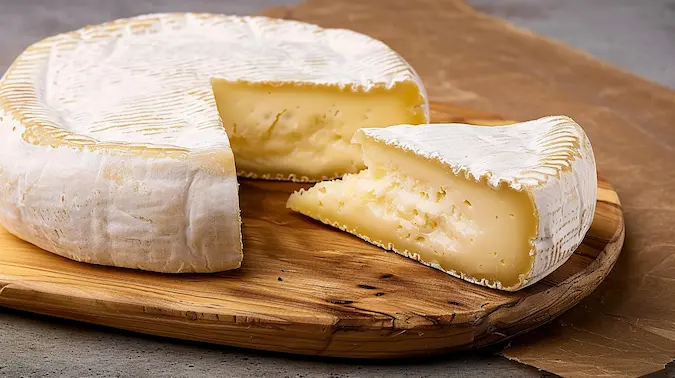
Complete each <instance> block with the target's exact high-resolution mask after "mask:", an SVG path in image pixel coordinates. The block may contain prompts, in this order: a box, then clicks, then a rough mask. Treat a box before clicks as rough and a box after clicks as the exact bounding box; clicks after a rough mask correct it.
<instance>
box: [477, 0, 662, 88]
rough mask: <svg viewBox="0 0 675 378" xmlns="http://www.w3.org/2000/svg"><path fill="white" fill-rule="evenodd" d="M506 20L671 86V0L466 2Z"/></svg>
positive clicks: (501, 0) (497, 0) (492, 0)
mask: <svg viewBox="0 0 675 378" xmlns="http://www.w3.org/2000/svg"><path fill="white" fill-rule="evenodd" d="M468 2H469V3H470V4H471V5H473V7H474V8H476V9H478V10H481V11H483V12H485V13H488V14H491V15H493V16H498V17H502V18H504V19H506V20H507V21H509V22H511V23H512V24H514V25H517V26H519V27H521V28H526V29H530V30H532V31H534V32H535V33H537V34H539V35H545V36H548V37H550V38H553V39H556V40H559V41H561V42H564V43H566V44H568V45H570V46H574V47H576V48H577V49H580V50H584V51H586V52H587V53H590V54H591V55H593V56H595V57H596V58H599V59H602V60H604V61H607V62H609V63H612V64H614V65H615V66H618V67H620V68H622V69H623V70H625V71H629V72H633V73H635V74H637V75H640V76H643V77H645V78H647V79H648V80H651V81H653V82H656V83H659V84H661V85H664V86H667V87H670V88H675V64H674V62H675V0H593V1H589V0H469V1H468Z"/></svg>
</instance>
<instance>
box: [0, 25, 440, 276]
mask: <svg viewBox="0 0 675 378" xmlns="http://www.w3.org/2000/svg"><path fill="white" fill-rule="evenodd" d="M219 111H220V113H219ZM427 119H428V108H427V99H426V94H425V92H424V89H423V87H422V84H421V82H420V80H419V78H418V76H417V75H416V74H415V73H414V71H413V70H412V68H410V66H409V65H408V64H407V63H406V62H405V61H404V60H403V59H402V58H401V57H400V56H399V55H397V54H396V53H395V52H394V51H392V50H391V49H390V48H388V47H387V46H386V45H385V44H383V43H382V42H379V41H377V40H374V39H372V38H369V37H367V36H365V35H362V34H358V33H355V32H351V31H347V30H333V29H321V28H319V27H318V26H315V25H310V24H305V23H300V22H294V21H282V20H274V19H269V18H265V17H235V16H223V15H214V14H193V13H180V14H178V13H176V14H152V15H145V16H139V17H134V18H129V19H122V20H117V21H113V22H109V23H106V24H101V25H96V26H89V27H85V28H83V29H80V30H77V31H74V32H70V33H65V34H60V35H57V36H54V37H51V38H47V39H46V40H43V41H41V42H38V43H36V44H34V45H32V46H30V47H29V48H28V49H27V50H26V51H25V52H23V53H22V54H21V55H20V56H19V57H18V58H17V59H16V61H15V62H14V63H13V64H12V66H11V67H10V68H9V70H8V71H7V72H6V73H5V75H4V76H3V77H2V80H1V81H0V223H2V225H3V226H4V227H5V228H7V229H8V230H9V231H10V232H11V233H13V234H14V235H16V236H18V237H20V238H22V239H24V240H27V241H29V242H31V243H33V244H35V245H38V246H39V247H41V248H43V249H46V250H48V251H51V252H54V253H57V254H59V255H62V256H65V257H68V258H71V259H74V260H78V261H85V262H89V263H95V264H104V265H114V266H120V267H129V268H138V269H144V270H152V271H159V272H170V273H178V272H213V271H222V270H227V269H233V268H237V267H239V266H240V264H241V260H242V258H243V257H242V237H241V221H240V215H239V214H240V210H239V199H238V183H237V174H239V175H242V176H246V177H259V178H269V179H294V180H300V181H312V180H320V179H323V178H328V177H338V176H340V175H342V174H344V173H347V172H356V171H358V169H359V168H360V167H362V166H363V163H362V161H361V157H360V153H359V150H358V148H355V147H354V146H352V145H351V144H350V139H351V137H352V135H353V133H354V131H355V130H356V128H358V127H364V126H370V127H378V126H386V125H388V124H393V123H401V122H410V123H424V122H426V121H427ZM228 133H230V136H231V141H230V139H228V135H227V134H228ZM235 160H236V165H235Z"/></svg>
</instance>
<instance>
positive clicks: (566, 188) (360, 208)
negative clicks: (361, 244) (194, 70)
mask: <svg viewBox="0 0 675 378" xmlns="http://www.w3.org/2000/svg"><path fill="white" fill-rule="evenodd" d="M354 141H355V142H356V143H357V144H360V145H361V146H362V148H363V156H364V160H365V162H366V165H367V166H368V169H366V170H364V171H361V172H360V173H358V174H350V175H346V176H344V177H343V179H342V180H333V181H327V182H322V183H318V184H316V185H315V186H313V187H311V188H310V189H308V190H300V191H299V192H296V193H294V194H293V195H291V197H290V198H289V200H288V204H287V205H288V207H290V208H291V209H293V210H295V211H299V212H301V213H303V214H306V215H308V216H310V217H312V218H315V219H317V220H320V221H322V222H324V223H327V224H330V225H333V226H335V227H338V228H340V229H342V230H344V231H347V232H350V233H352V234H354V235H357V236H359V237H361V238H363V239H365V240H366V241H369V242H371V243H373V244H375V245H378V246H381V247H383V248H385V249H389V250H393V251H396V252H397V253H400V254H402V255H404V256H407V257H410V258H412V259H415V260H418V261H420V262H422V263H424V264H427V265H430V266H432V267H434V268H436V269H439V270H442V271H444V272H446V273H448V274H451V275H453V276H456V277H460V278H462V279H465V280H467V281H469V282H473V283H477V284H480V285H484V286H488V287H492V288H497V289H502V290H508V291H514V290H518V289H521V288H523V287H526V286H528V285H531V284H533V283H535V282H537V281H538V280H540V279H541V278H543V277H545V276H546V275H547V274H549V273H550V272H552V271H553V270H555V269H556V268H558V267H559V266H560V265H562V264H563V263H564V262H565V261H567V259H568V258H569V257H570V256H571V254H572V253H573V252H574V251H575V250H576V248H577V247H578V246H579V245H580V244H581V242H582V240H583V238H584V236H585V234H586V232H587V231H588V229H589V228H590V225H591V221H592V219H593V213H594V211H595V203H596V196H597V176H596V168H595V159H594V155H593V151H592V148H591V145H590V142H589V140H588V138H587V136H586V134H585V133H584V131H583V130H582V128H581V127H580V126H579V125H578V124H576V123H575V122H574V121H573V120H572V119H570V118H568V117H562V116H556V117H546V118H542V119H538V120H534V121H529V122H523V123H519V124H514V125H508V126H494V127H485V126H472V125H459V124H432V125H424V126H415V127H412V126H409V125H400V126H393V127H388V128H382V129H362V130H359V131H358V132H357V134H356V135H355V137H354Z"/></svg>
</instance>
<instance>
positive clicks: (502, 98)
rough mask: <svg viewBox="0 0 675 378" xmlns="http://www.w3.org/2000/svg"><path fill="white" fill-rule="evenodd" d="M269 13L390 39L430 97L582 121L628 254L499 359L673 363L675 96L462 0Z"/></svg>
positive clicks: (573, 372) (567, 372) (310, 6)
mask: <svg viewBox="0 0 675 378" xmlns="http://www.w3.org/2000/svg"><path fill="white" fill-rule="evenodd" d="M267 14H268V15H272V16H276V17H284V18H291V19H297V20H302V21H309V22H313V23H317V24H319V25H322V26H325V27H344V28H349V29H353V30H356V31H360V32H363V33H366V34H369V35H371V36H373V37H375V38H378V39H381V40H383V41H385V42H386V43H388V44H389V45H390V46H391V47H393V48H394V49H396V50H397V51H399V52H400V53H401V54H402V55H403V56H404V57H405V58H406V59H407V60H408V61H409V62H410V63H411V64H412V65H413V66H414V67H415V69H416V70H417V71H418V72H419V74H420V75H421V76H422V78H423V80H424V83H425V85H426V87H427V89H428V91H429V96H430V99H431V100H434V101H442V102H449V103H451V104H456V105H460V106H466V107H471V108H475V109H481V110H485V111H489V112H494V113H498V114H500V115H502V116H503V117H505V118H508V119H517V120H525V119H532V118H536V117H540V116H545V115H551V114H566V115H569V116H571V117H573V118H574V119H575V120H576V121H577V122H579V123H580V124H581V125H582V126H583V127H584V128H585V130H586V132H587V133H588V135H589V137H590V139H591V142H592V144H593V147H594V150H595V154H596V159H597V161H598V168H599V170H600V171H601V172H602V174H603V176H605V177H606V178H607V179H608V180H609V181H610V182H611V183H612V184H613V185H614V186H615V188H616V189H617V191H618V193H619V196H620V199H621V201H622V205H623V209H624V211H625V213H624V215H625V220H626V229H627V234H626V243H625V246H624V250H623V252H622V255H621V257H620V259H619V261H618V263H617V265H616V266H615V268H614V270H613V271H612V273H611V274H610V276H609V277H608V279H607V280H606V281H605V282H604V283H603V284H602V285H601V286H600V287H599V288H598V289H597V290H596V291H595V292H594V293H593V294H592V295H591V296H590V297H589V298H587V299H586V300H584V301H583V302H582V303H581V304H580V305H578V306H577V307H575V308H573V309H572V310H570V311H569V312H567V313H565V314H564V315H563V316H561V317H560V318H558V319H557V320H555V321H554V322H552V323H551V324H549V325H547V326H544V327H542V328H539V329H538V330H535V331H534V332H531V333H529V334H526V335H525V336H522V337H519V338H517V339H515V340H514V341H513V342H512V343H511V344H510V346H508V347H507V348H506V349H505V350H504V351H503V355H504V356H505V357H507V358H510V359H513V360H516V361H520V362H522V363H525V364H528V365H532V366H535V367H537V368H540V369H544V370H546V371H549V372H552V373H555V374H559V375H563V376H580V377H584V376H603V375H604V376H639V375H644V374H647V373H650V372H654V371H658V370H661V369H663V368H664V365H665V364H666V363H668V362H670V361H671V360H672V358H673V357H675V258H673V257H674V256H675V189H674V188H675V92H673V91H670V90H668V89H665V88H663V87H660V86H657V85H655V84H652V83H650V82H647V81H645V80H643V79H640V78H637V77H635V76H633V75H631V74H628V73H626V72H622V71H620V70H619V69H617V68H615V67H613V66H611V65H608V64H605V63H602V62H599V61H597V60H595V59H593V58H592V57H590V56H588V55H585V54H583V53H581V52H578V51H575V50H572V49H570V48H568V47H566V46H564V45H561V44H558V43H555V42H552V41H549V40H546V39H544V38H542V37H539V36H537V35H534V34H532V33H529V32H527V31H523V30H519V29H516V28H515V27H513V26H510V25H508V24H506V23H504V22H502V21H499V20H496V19H493V18H491V17H488V16H486V15H483V14H480V13H478V12H476V11H474V10H473V9H471V8H470V7H469V6H467V5H466V4H465V3H464V2H463V1H461V0H426V1H411V0H379V1H378V0H372V1H363V0H340V1H337V0H310V1H308V2H306V3H303V4H301V5H299V6H297V7H291V8H276V9H273V10H270V11H269V12H268V13H267Z"/></svg>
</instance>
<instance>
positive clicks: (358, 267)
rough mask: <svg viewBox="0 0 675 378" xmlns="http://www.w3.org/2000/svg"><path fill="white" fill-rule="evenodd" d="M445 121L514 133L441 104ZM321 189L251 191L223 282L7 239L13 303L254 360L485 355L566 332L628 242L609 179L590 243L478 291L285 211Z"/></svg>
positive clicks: (4, 291) (6, 276) (267, 186)
mask: <svg viewBox="0 0 675 378" xmlns="http://www.w3.org/2000/svg"><path fill="white" fill-rule="evenodd" d="M432 120H433V121H436V122H467V123H475V124H503V123H508V121H502V120H500V118H499V117H498V116H496V115H493V114H487V113H483V112H478V111H472V110H468V109H462V108H456V107H453V106H449V105H443V104H433V105H432ZM303 186H304V187H308V186H309V185H301V184H293V183H282V182H263V181H252V180H242V181H241V188H240V193H241V194H240V196H241V207H242V213H243V214H242V215H243V220H244V228H243V233H244V248H245V249H244V263H243V266H242V268H241V269H238V270H236V271H230V272H223V273H218V274H184V275H163V274H157V273H148V272H141V271H135V270H129V269H117V268H110V267H103V266H94V265H88V264H83V263H77V262H74V261H70V260H67V259H65V258H61V257H59V256H56V255H53V254H51V253H48V252H45V251H43V250H41V249H39V248H37V247H35V246H33V245H31V244H28V243H26V242H23V241H21V240H19V239H17V238H15V237H14V236H12V235H10V234H9V233H7V231H5V230H4V229H1V228H0V305H2V306H7V307H12V308H16V309H20V310H26V311H32V312H36V313H41V314H47V315H52V316H57V317H62V318H68V319H75V320H79V321H83V322H88V323H94V324H101V325H106V326H111V327H116V328H122V329H126V330H131V331H137V332H142V333H147V334H153V335H160V336H168V337H173V338H179V339H188V340H196V341H203V342H209V343H217V344H225V345H232V346H239V347H246V348H255V349H264V350H273V351H282V352H291V353H301V354H312V355H327V356H341V357H357V358H391V357H404V356H415V355H425V354H432V353H439V352H443V351H451V350H460V349H468V348H476V347H480V346H485V345H488V344H492V343H495V342H498V341H501V340H504V339H506V338H509V337H511V336H514V335H516V334H519V333H522V332H524V331H527V330H529V329H532V328H534V327H537V326H539V325H541V324H544V323H546V322H548V321H550V320H552V319H553V318H554V317H556V316H557V315H559V314H561V313H562V312H564V311H565V310H567V309H569V308H570V307H572V306H574V305H575V304H577V303H578V302H579V301H580V300H581V299H583V298H584V297H586V296H587V295H588V294H590V293H591V292H592V291H593V290H594V289H595V288H596V287H597V286H598V285H599V284H600V282H601V281H602V280H603V278H605V276H606V275H607V274H608V273H609V271H610V270H611V268H612V266H613V265H614V263H615V261H616V259H617V257H618V256H619V253H620V250H621V247H622V245H623V240H624V223H623V214H622V211H621V206H620V203H619V199H618V197H617V194H616V193H615V191H614V190H613V188H612V186H611V185H610V184H609V183H607V182H605V181H604V180H602V179H600V181H599V191H598V203H597V208H596V213H595V218H594V221H593V225H592V227H591V230H590V231H589V233H588V235H587V237H586V239H585V240H584V243H583V245H582V246H581V247H580V248H579V249H578V250H577V251H576V253H575V254H574V255H573V256H572V257H571V258H570V260H569V261H568V262H567V263H566V264H565V265H563V266H562V267H561V268H559V269H558V270H556V271H555V272H553V273H552V274H551V275H550V276H548V277H547V278H546V279H544V280H543V281H542V282H540V283H538V284H536V285H534V286H532V287H530V288H527V289H525V290H523V291H520V292H517V293H506V292H500V291H496V290H492V289H487V288H483V287H479V286H476V285H472V284H469V283H466V282H464V281H461V280H459V279H456V278H453V277H450V276H448V275H446V274H444V273H441V272H439V271H437V270H434V269H430V268H427V267H425V266H423V265H421V264H419V263H416V262H414V261H412V260H409V259H406V258H404V257H401V256H398V255H396V254H395V253H392V252H385V251H384V250H382V249H379V248H377V247H374V246H371V245H370V244H368V243H366V242H364V241H362V240H360V239H358V238H356V237H353V236H351V235H349V234H346V233H343V232H340V231H338V230H336V229H333V228H331V227H328V226H325V225H323V224H321V223H318V222H315V221H313V220H311V219H309V218H307V217H304V216H302V215H299V214H296V213H293V212H291V211H289V210H287V209H286V208H285V202H286V199H287V198H288V195H289V194H290V193H291V192H292V191H294V190H296V189H298V188H300V187H303Z"/></svg>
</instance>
